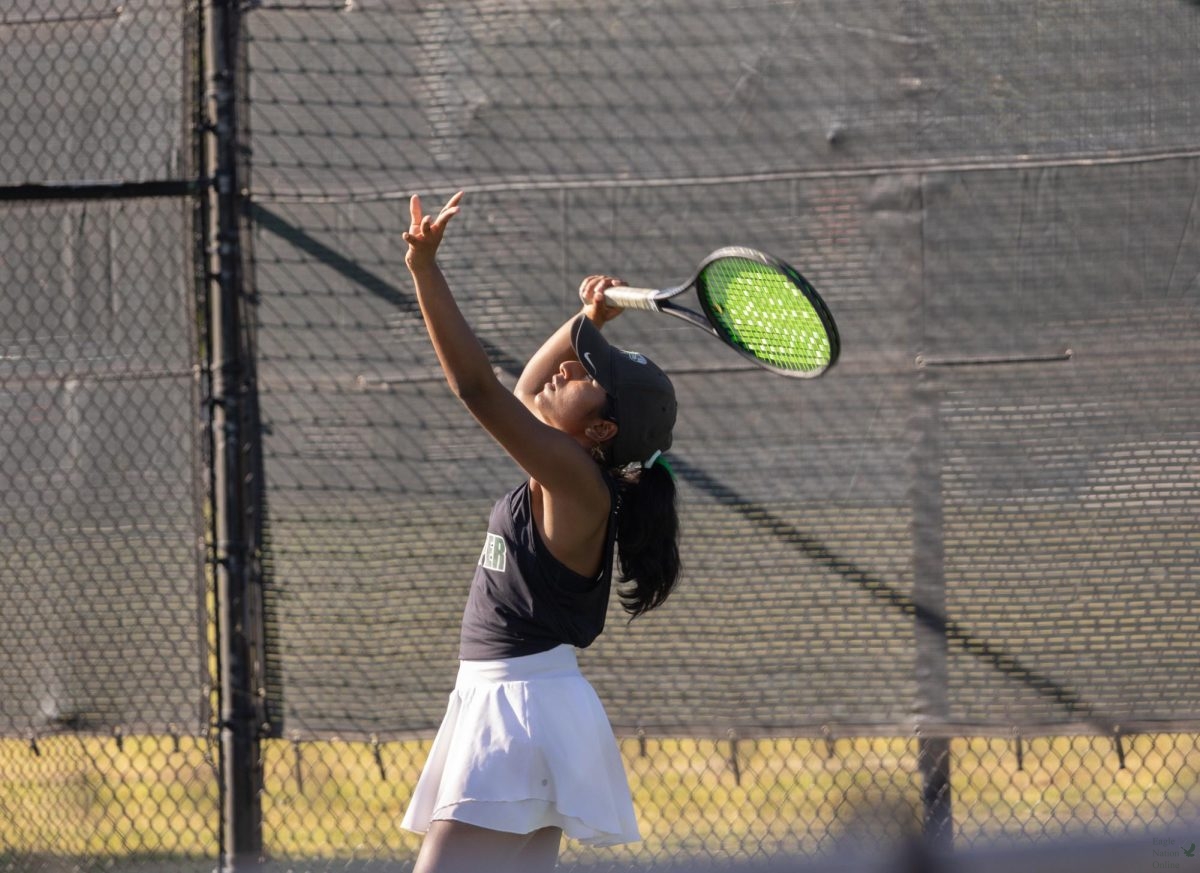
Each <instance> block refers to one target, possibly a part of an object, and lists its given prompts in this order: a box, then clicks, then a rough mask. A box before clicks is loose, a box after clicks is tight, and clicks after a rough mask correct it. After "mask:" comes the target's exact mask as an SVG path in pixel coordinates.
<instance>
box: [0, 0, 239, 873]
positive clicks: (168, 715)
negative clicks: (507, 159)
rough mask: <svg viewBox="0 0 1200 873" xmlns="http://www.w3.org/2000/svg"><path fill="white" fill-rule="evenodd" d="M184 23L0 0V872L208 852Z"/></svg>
mask: <svg viewBox="0 0 1200 873" xmlns="http://www.w3.org/2000/svg"><path fill="white" fill-rule="evenodd" d="M196 15H197V11H196V7H195V6H194V5H193V4H185V3H182V2H179V0H171V2H162V0H155V2H139V3H136V4H124V5H122V4H120V3H115V2H97V0H49V2H38V3H33V2H24V0H19V2H16V3H11V2H10V3H6V4H4V6H3V9H0V75H2V77H3V80H4V83H5V86H4V88H3V94H2V95H0V105H2V114H3V117H4V120H5V123H4V125H3V132H2V133H0V154H2V155H3V157H2V158H0V313H2V315H0V444H2V445H3V449H2V450H0V492H2V496H0V594H2V599H3V603H4V606H3V608H2V609H0V656H2V661H3V667H2V668H0V870H4V871H14V873H18V871H19V873H35V871H55V873H57V871H66V870H92V869H104V870H113V869H120V870H150V869H162V867H163V865H164V864H166V866H169V867H171V868H172V869H179V870H187V869H196V870H202V869H204V870H210V869H212V867H213V863H214V859H215V858H216V852H217V846H218V839H219V838H218V827H219V819H218V818H217V816H216V814H215V813H216V810H217V809H218V805H217V782H216V773H217V762H216V759H215V757H214V754H213V750H212V748H211V747H210V744H209V741H208V730H209V718H210V701H209V696H208V695H209V686H210V682H211V680H210V676H209V669H210V664H209V634H208V629H207V624H208V619H207V615H206V613H207V609H208V606H207V604H206V600H205V590H206V588H205V585H204V583H203V577H204V574H203V573H202V563H203V555H204V551H203V547H204V522H203V512H202V501H203V491H204V482H205V481H206V478H207V476H206V474H205V473H203V470H204V466H205V464H204V462H203V458H202V454H203V451H202V449H203V443H202V440H200V439H199V435H200V433H201V430H200V428H201V424H202V422H201V417H200V415H199V413H198V404H197V398H198V396H199V382H198V379H197V373H198V370H197V367H196V364H197V361H198V360H199V359H200V353H199V351H198V343H197V340H198V331H197V321H196V305H195V293H194V282H195V268H194V262H193V257H194V252H195V249H196V245H195V243H194V241H193V238H194V237H195V234H196V227H195V218H194V215H193V212H194V204H193V200H192V198H190V197H188V196H185V195H186V190H187V185H186V182H187V180H188V179H190V178H191V177H192V176H193V175H194V174H195V173H196V160H195V155H194V153H193V150H192V149H193V145H192V137H191V125H192V122H193V115H192V113H193V112H194V108H195V87H196V73H195V66H196V59H195V57H194V55H192V54H190V53H191V52H194V51H195V49H196V38H197V32H198V31H197V21H196ZM168 859H169V860H168Z"/></svg>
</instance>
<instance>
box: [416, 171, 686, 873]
mask: <svg viewBox="0 0 1200 873" xmlns="http://www.w3.org/2000/svg"><path fill="white" fill-rule="evenodd" d="M461 200H462V192H461V191H460V192H459V193H458V194H455V195H454V196H453V197H451V198H450V200H449V201H448V202H447V203H446V205H445V207H443V208H442V210H441V211H440V212H439V213H438V215H437V217H431V216H425V215H423V214H422V211H421V203H420V200H419V199H418V198H417V197H415V196H414V197H413V198H412V202H411V204H410V210H411V216H412V223H411V225H410V227H409V229H408V232H407V233H405V234H404V241H405V242H406V243H407V244H408V252H407V254H406V256H405V262H406V263H407V265H408V268H409V271H410V272H411V273H412V277H413V281H414V284H415V285H416V290H417V297H418V299H419V301H420V305H421V312H422V314H423V316H424V318H425V325H426V328H427V329H428V331H429V337H430V339H431V340H432V342H433V347H434V350H435V351H436V353H437V356H438V360H439V361H440V362H441V365H442V369H443V371H444V372H445V374H446V380H447V382H448V383H449V385H450V389H451V390H452V391H453V392H454V393H455V394H456V395H457V396H458V397H459V399H461V400H462V402H463V403H464V404H465V405H466V407H467V409H468V410H469V411H470V412H471V414H472V415H473V416H474V417H475V419H476V420H477V421H478V422H479V424H480V425H481V426H482V427H483V428H484V429H485V430H487V431H488V433H490V434H491V435H492V436H493V437H494V438H495V440H496V441H497V442H498V443H499V444H500V445H501V446H502V447H503V448H504V450H505V451H506V452H508V454H509V455H510V456H511V457H512V458H513V459H514V460H515V461H516V462H517V464H519V465H520V466H521V468H522V469H523V470H524V471H525V472H526V473H527V474H528V476H529V478H528V479H527V480H526V481H525V482H523V483H521V484H520V485H519V486H518V487H517V488H515V489H514V490H513V491H511V492H509V493H508V494H506V495H504V496H503V497H501V498H500V500H499V501H498V502H497V503H496V505H495V507H494V508H493V509H492V513H491V517H490V518H489V520H488V529H487V534H486V537H485V539H484V543H483V546H482V552H481V554H480V558H479V562H478V565H477V566H476V568H475V575H474V578H473V580H472V583H471V590H470V594H469V596H468V599H467V605H466V609H465V611H464V614H463V622H462V632H461V639H460V644H459V659H460V661H459V672H458V679H457V682H456V684H455V689H454V692H453V693H452V694H451V696H450V702H449V706H448V708H447V712H446V716H445V719H444V720H443V722H442V726H441V728H440V729H439V731H438V734H437V737H436V739H435V740H434V743H433V748H432V749H431V751H430V755H429V760H428V761H427V762H426V765H425V769H424V771H423V772H422V774H421V778H420V780H419V782H418V784H417V787H416V790H415V791H414V793H413V797H412V800H411V803H410V805H409V808H408V812H407V814H406V815H405V817H404V821H403V827H405V828H407V829H409V830H414V831H418V832H422V833H425V840H424V842H423V844H422V847H421V852H420V854H419V856H418V858H417V864H416V869H415V873H450V871H453V873H459V871H463V873H465V871H468V870H469V871H478V870H487V871H489V873H501V871H513V873H516V871H521V873H526V871H529V873H535V871H542V870H546V871H548V870H552V869H553V868H554V866H555V863H556V861H557V858H558V848H559V842H560V839H561V837H562V835H563V834H564V833H565V834H566V835H567V836H569V837H572V838H575V839H578V840H581V841H584V842H588V843H592V844H597V845H612V844H616V843H625V842H634V841H636V840H638V839H640V835H639V833H638V828H637V820H636V817H635V816H634V812H633V803H632V801H631V798H630V793H629V785H628V782H627V780H626V778H625V772H624V768H623V766H622V763H621V759H620V756H619V754H618V751H617V746H616V741H615V740H614V738H613V734H612V729H611V727H610V725H609V722H608V718H607V716H606V715H605V713H604V709H603V707H602V706H601V704H600V701H599V699H598V698H597V697H596V694H595V692H594V691H593V690H592V687H591V685H590V684H588V682H587V680H586V679H584V678H583V676H582V675H581V674H580V672H579V667H578V664H577V663H576V658H575V649H576V648H577V647H578V648H584V647H586V646H588V645H590V644H591V643H592V641H593V640H594V639H595V638H596V637H597V636H598V635H599V634H600V632H601V630H603V628H604V619H605V614H606V609H607V604H608V599H609V592H610V587H611V580H612V573H613V562H614V554H615V553H616V552H617V548H616V546H617V545H618V544H619V546H620V550H619V564H620V570H621V579H620V587H619V590H618V594H619V596H620V599H621V603H622V605H623V606H624V608H625V610H626V611H627V612H629V613H630V614H631V615H634V616H637V615H640V614H642V613H643V612H646V611H647V610H649V609H653V608H654V607H656V606H659V605H660V604H662V602H663V601H664V600H666V598H667V596H668V595H669V594H670V593H671V590H672V588H673V587H674V585H675V581H676V579H677V577H678V575H679V548H678V523H677V518H676V513H675V484H674V481H673V479H672V476H671V473H670V470H669V469H668V468H667V467H666V465H665V464H664V463H663V462H662V460H661V456H662V453H663V452H664V451H666V450H667V449H668V448H669V447H670V445H671V432H672V429H673V427H674V424H675V412H676V404H675V391H674V388H673V387H672V385H671V382H670V380H669V379H668V378H667V376H666V375H665V374H664V373H663V372H662V370H660V369H659V368H658V367H657V366H655V365H654V364H653V363H652V362H651V361H649V360H648V359H647V358H646V357H645V356H643V355H640V354H638V353H636V352H626V351H622V350H621V349H618V348H616V347H614V346H611V345H609V343H608V342H607V341H606V340H605V339H604V338H603V337H602V336H601V334H600V328H601V327H603V325H604V324H605V322H607V321H609V320H611V319H612V318H613V317H615V316H616V315H617V314H619V313H620V310H619V309H615V308H612V307H609V306H607V305H606V303H605V299H604V291H605V289H607V288H610V287H613V286H614V285H618V284H622V283H621V282H620V280H617V279H614V278H612V277H608V276H589V277H588V278H586V279H585V280H584V281H583V283H582V284H581V285H580V289H579V293H580V297H581V299H582V301H583V310H582V312H580V313H579V314H578V315H576V316H575V317H573V318H571V319H570V320H569V321H567V322H566V323H565V324H563V325H562V326H561V327H560V328H559V329H558V330H557V331H555V332H554V334H553V335H551V337H550V338H549V339H548V340H546V342H545V343H544V344H543V345H542V347H541V348H540V349H539V350H538V351H537V352H536V353H535V354H534V356H533V358H532V359H531V360H530V361H529V363H528V364H527V365H526V367H525V370H524V372H523V373H522V374H521V378H520V380H519V381H518V383H517V386H516V389H515V391H513V392H509V391H508V390H507V389H506V388H505V387H504V386H503V385H502V384H501V383H500V382H499V380H497V378H496V376H495V374H494V372H493V370H492V366H491V364H490V362H489V361H488V358H487V355H486V353H485V352H484V350H483V347H482V346H481V344H480V343H479V341H478V340H477V339H476V337H475V334H474V333H473V332H472V330H471V327H470V325H468V324H467V322H466V320H465V319H464V318H463V316H462V314H461V313H460V312H459V309H458V307H457V305H456V304H455V302H454V297H453V295H452V294H451V292H450V288H449V286H448V285H447V283H446V280H445V277H444V276H443V275H442V272H441V270H440V269H439V268H438V265H437V262H436V254H437V249H438V246H439V245H440V243H441V241H442V238H443V236H444V234H445V231H446V226H447V224H448V223H449V222H450V220H451V219H452V218H453V217H454V216H455V215H456V214H458V212H459V203H460V201H461Z"/></svg>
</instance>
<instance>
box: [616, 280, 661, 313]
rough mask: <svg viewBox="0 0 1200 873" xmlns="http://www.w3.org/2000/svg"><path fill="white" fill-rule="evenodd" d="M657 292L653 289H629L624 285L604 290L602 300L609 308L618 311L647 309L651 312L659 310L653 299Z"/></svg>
mask: <svg viewBox="0 0 1200 873" xmlns="http://www.w3.org/2000/svg"><path fill="white" fill-rule="evenodd" d="M658 293H659V292H658V291H657V290H656V289H654V288H629V287H627V286H625V285H614V286H613V287H612V288H605V289H604V300H605V302H606V303H607V304H608V305H609V306H615V307H616V308H618V309H648V310H650V311H651V312H657V311H658V310H659V306H658V302H657V301H656V300H655V297H657V296H658Z"/></svg>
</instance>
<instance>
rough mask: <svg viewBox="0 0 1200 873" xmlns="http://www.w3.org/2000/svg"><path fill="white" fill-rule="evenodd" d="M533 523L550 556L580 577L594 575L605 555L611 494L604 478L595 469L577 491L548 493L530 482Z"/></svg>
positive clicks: (570, 489)
mask: <svg viewBox="0 0 1200 873" xmlns="http://www.w3.org/2000/svg"><path fill="white" fill-rule="evenodd" d="M530 497H531V498H532V510H533V518H534V523H535V524H536V525H537V529H538V533H539V534H540V535H541V538H542V542H543V543H544V544H545V545H546V547H547V548H548V549H549V550H550V553H551V554H552V555H553V556H554V557H555V558H556V559H557V560H558V561H559V562H560V563H562V564H564V565H565V566H566V567H568V568H570V569H571V570H574V571H575V572H576V573H579V574H581V575H585V576H590V575H592V574H594V573H595V572H596V571H597V570H598V569H599V565H600V561H601V559H602V558H603V555H604V544H605V533H606V531H607V529H608V518H609V515H610V513H611V509H612V493H611V491H610V490H609V486H608V483H607V482H606V480H605V477H604V474H603V473H602V472H601V470H600V468H599V467H598V466H595V465H593V469H592V471H591V475H586V474H584V475H581V476H580V477H579V479H578V481H577V483H576V487H573V488H562V487H558V488H555V489H549V488H547V487H545V486H544V485H542V484H541V483H539V482H538V481H537V480H531V481H530Z"/></svg>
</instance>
